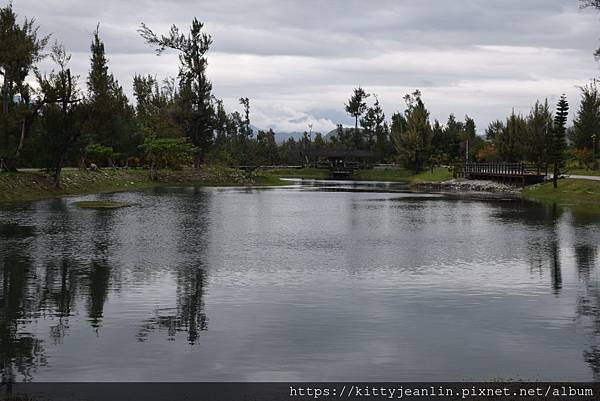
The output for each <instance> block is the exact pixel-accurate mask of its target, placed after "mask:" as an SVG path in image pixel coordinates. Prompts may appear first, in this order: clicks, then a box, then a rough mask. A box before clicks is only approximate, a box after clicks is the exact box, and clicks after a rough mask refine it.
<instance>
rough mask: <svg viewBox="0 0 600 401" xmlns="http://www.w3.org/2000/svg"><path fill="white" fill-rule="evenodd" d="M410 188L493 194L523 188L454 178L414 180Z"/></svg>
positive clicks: (507, 192)
mask: <svg viewBox="0 0 600 401" xmlns="http://www.w3.org/2000/svg"><path fill="white" fill-rule="evenodd" d="M411 187H412V188H415V189H419V190H435V191H452V192H487V193H494V194H511V195H518V194H520V193H521V192H522V191H523V188H521V187H516V186H512V185H507V184H501V183H497V182H495V181H488V180H465V179H457V178H454V179H452V180H447V181H440V182H432V181H425V182H416V183H413V184H412V185H411Z"/></svg>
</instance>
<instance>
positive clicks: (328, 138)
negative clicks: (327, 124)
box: [323, 127, 364, 142]
mask: <svg viewBox="0 0 600 401" xmlns="http://www.w3.org/2000/svg"><path fill="white" fill-rule="evenodd" d="M358 130H359V131H360V132H361V133H364V129H362V128H359V129H358ZM353 132H354V128H350V127H346V128H344V134H346V135H352V133H353ZM337 134H338V132H337V128H336V129H332V130H331V131H329V132H328V133H327V135H325V138H323V139H325V142H331V138H333V137H337Z"/></svg>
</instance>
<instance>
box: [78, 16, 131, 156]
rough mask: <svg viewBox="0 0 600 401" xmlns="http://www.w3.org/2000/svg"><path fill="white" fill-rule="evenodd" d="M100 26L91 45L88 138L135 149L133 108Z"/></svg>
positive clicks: (117, 148) (115, 147)
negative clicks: (112, 64) (108, 54)
mask: <svg viewBox="0 0 600 401" xmlns="http://www.w3.org/2000/svg"><path fill="white" fill-rule="evenodd" d="M99 30H100V26H99V25H98V26H96V30H95V31H94V33H93V37H92V43H91V45H90V51H91V57H90V71H89V74H88V78H87V88H88V93H87V98H86V103H85V109H86V111H87V113H86V114H87V117H86V123H85V131H86V133H87V136H88V141H90V142H92V143H96V144H100V145H102V146H105V147H109V148H112V149H113V150H114V151H115V152H127V151H132V150H133V149H135V148H136V147H137V145H138V143H135V142H136V141H135V140H134V139H133V138H131V135H132V132H133V131H134V126H133V118H134V111H133V108H132V107H131V106H130V104H129V101H128V100H127V97H126V96H125V93H124V92H123V88H122V87H121V86H120V85H119V83H118V81H117V80H116V79H115V77H114V76H113V75H112V74H111V73H110V72H109V70H108V59H107V58H106V53H105V49H104V42H102V40H101V39H100V32H99ZM111 163H112V160H111V161H110V162H109V164H111Z"/></svg>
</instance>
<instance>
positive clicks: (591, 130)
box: [569, 80, 600, 149]
mask: <svg viewBox="0 0 600 401" xmlns="http://www.w3.org/2000/svg"><path fill="white" fill-rule="evenodd" d="M573 127H574V129H573V130H571V131H570V136H569V139H570V140H571V143H572V144H573V146H575V147H576V148H579V149H582V148H587V149H592V147H593V145H594V144H593V142H594V140H593V136H594V135H597V134H598V132H600V92H599V91H598V85H597V81H596V80H594V81H592V82H591V83H590V84H589V85H586V86H584V87H583V88H581V103H580V104H579V109H578V110H577V115H576V116H575V121H573Z"/></svg>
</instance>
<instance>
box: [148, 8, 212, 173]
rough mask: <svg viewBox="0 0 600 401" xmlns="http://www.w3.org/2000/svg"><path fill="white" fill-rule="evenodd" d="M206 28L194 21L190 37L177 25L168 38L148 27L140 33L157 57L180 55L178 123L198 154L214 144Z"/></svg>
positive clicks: (209, 38)
mask: <svg viewBox="0 0 600 401" xmlns="http://www.w3.org/2000/svg"><path fill="white" fill-rule="evenodd" d="M203 27H204V24H203V23H202V22H200V21H198V19H197V18H194V19H193V20H192V25H191V27H190V31H189V33H188V34H187V35H186V34H184V33H182V32H180V30H179V28H177V26H175V25H173V26H172V27H171V29H170V30H169V33H168V34H167V35H157V34H155V33H154V32H153V31H152V30H151V29H150V28H149V27H147V26H146V25H145V24H144V23H142V24H141V27H140V29H138V32H139V33H140V35H141V36H142V38H144V39H145V40H146V43H148V44H150V45H153V46H155V47H156V53H157V55H160V54H161V53H162V52H163V51H164V50H165V49H167V48H170V49H173V50H176V51H178V52H179V63H180V66H179V74H178V79H179V96H178V106H179V109H178V120H179V122H180V124H181V125H182V126H183V127H184V131H185V135H186V136H187V137H188V138H189V139H190V141H191V142H192V144H193V145H194V146H195V147H196V148H197V149H198V151H202V152H206V151H207V150H208V148H209V147H210V146H211V144H212V143H213V120H214V119H213V116H214V107H213V104H212V95H211V91H212V84H211V83H210V81H209V80H208V78H207V77H206V68H207V66H208V62H207V60H206V57H205V55H206V52H208V50H209V48H210V45H211V44H212V38H211V37H210V35H208V34H206V33H205V32H203V31H202V29H203ZM197 156H198V157H197V158H196V163H195V164H198V163H199V161H200V160H201V155H200V154H198V155H197Z"/></svg>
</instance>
